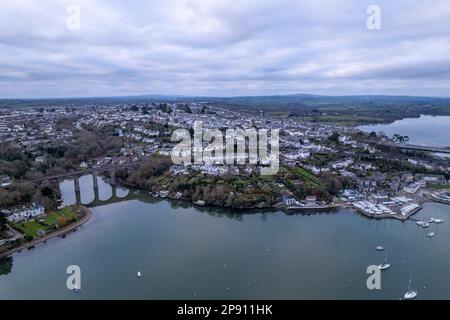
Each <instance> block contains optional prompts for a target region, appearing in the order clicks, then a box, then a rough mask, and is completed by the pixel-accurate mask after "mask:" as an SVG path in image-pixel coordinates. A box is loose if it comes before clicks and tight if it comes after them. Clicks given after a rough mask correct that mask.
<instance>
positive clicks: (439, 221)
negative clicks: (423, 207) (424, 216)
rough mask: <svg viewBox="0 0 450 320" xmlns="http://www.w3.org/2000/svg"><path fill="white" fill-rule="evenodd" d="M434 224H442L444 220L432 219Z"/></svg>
mask: <svg viewBox="0 0 450 320" xmlns="http://www.w3.org/2000/svg"><path fill="white" fill-rule="evenodd" d="M434 222H435V223H442V222H444V220H443V219H434Z"/></svg>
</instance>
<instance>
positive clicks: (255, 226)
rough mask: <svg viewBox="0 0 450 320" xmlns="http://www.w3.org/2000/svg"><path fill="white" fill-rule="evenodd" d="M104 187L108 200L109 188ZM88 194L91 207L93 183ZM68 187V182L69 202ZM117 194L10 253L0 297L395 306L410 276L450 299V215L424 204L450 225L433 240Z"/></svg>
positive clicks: (346, 215)
mask: <svg viewBox="0 0 450 320" xmlns="http://www.w3.org/2000/svg"><path fill="white" fill-rule="evenodd" d="M99 186H100V192H99V193H100V198H101V199H104V200H107V199H108V195H109V196H110V195H111V188H110V187H109V186H108V185H107V184H106V183H105V182H101V183H99ZM81 187H82V188H81V189H82V195H81V196H82V200H83V201H85V203H88V202H90V201H92V199H93V195H92V193H93V192H91V191H89V190H91V179H90V177H89V176H87V177H84V178H83V179H81ZM72 188H73V185H72V183H71V182H69V181H66V182H63V183H62V184H61V190H62V194H63V197H64V201H65V202H68V203H70V202H72V201H74V197H73V196H71V192H72V191H73V189H72ZM119 190H120V191H119V192H118V193H119V194H120V196H121V197H122V198H119V197H116V198H115V200H114V201H112V202H111V201H110V202H105V203H106V204H104V205H98V206H95V207H93V208H92V211H93V217H92V219H91V220H90V221H88V222H87V223H86V224H85V225H83V226H82V227H80V228H79V229H78V230H77V231H76V232H74V233H71V234H69V235H67V236H66V237H65V238H64V239H62V238H55V239H52V240H50V241H48V242H47V243H46V244H42V245H39V246H37V247H36V248H34V249H32V250H26V251H24V252H20V253H17V254H14V255H13V257H12V259H10V260H9V261H8V263H6V264H4V265H3V266H1V267H0V274H1V275H0V299H31V298H38V299H50V298H53V299H132V298H135V299H215V298H217V299H222V298H223V299H399V298H401V297H402V296H403V294H404V292H405V291H406V290H407V287H408V279H409V277H410V275H411V279H412V286H413V287H414V288H416V289H417V290H418V292H419V298H422V299H434V298H437V299H442V298H445V299H450V283H449V280H450V207H449V206H445V205H442V204H433V203H427V204H425V207H424V209H423V210H422V211H421V212H419V213H417V214H416V215H415V216H414V217H415V218H424V219H425V218H429V217H430V216H432V217H436V218H443V219H444V220H445V222H444V223H443V224H440V225H434V226H432V227H431V228H433V231H435V232H436V235H435V236H434V237H433V238H428V237H427V236H426V233H427V232H428V230H425V229H422V228H419V227H418V226H416V224H415V223H414V221H406V222H401V221H397V220H371V219H367V218H365V217H363V216H360V215H358V214H356V213H353V212H349V211H346V210H337V211H333V212H330V213H321V214H318V213H316V214H310V215H307V214H292V215H288V214H286V213H284V212H281V211H274V212H269V211H254V212H249V213H242V212H240V213H239V212H232V211H230V210H222V209H213V208H198V207H194V206H191V205H189V204H186V203H182V202H172V201H166V200H155V199H152V198H150V197H149V196H147V195H145V194H144V193H143V192H141V193H139V194H138V193H137V192H135V191H130V192H128V191H127V190H126V189H119ZM380 244H382V245H384V246H385V247H386V248H387V249H388V261H389V262H390V263H391V264H392V266H391V268H390V269H388V270H387V271H383V272H382V278H381V290H368V289H367V287H366V279H367V277H368V275H367V274H366V268H367V266H369V265H371V264H380V263H383V262H384V260H385V253H383V252H378V251H376V249H375V247H376V246H377V245H380ZM69 265H78V266H79V267H80V268H81V291H80V292H79V293H75V292H72V291H70V290H68V289H67V288H66V279H67V277H68V275H67V274H66V273H65V271H66V268H67V266H69ZM137 271H141V273H142V277H141V278H138V277H137Z"/></svg>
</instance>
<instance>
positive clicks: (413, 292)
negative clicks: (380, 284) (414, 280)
mask: <svg viewBox="0 0 450 320" xmlns="http://www.w3.org/2000/svg"><path fill="white" fill-rule="evenodd" d="M403 297H404V298H405V300H411V299H414V298H415V297H417V291H416V290H413V289H411V278H410V279H409V284H408V291H406V293H405V295H404V296H403Z"/></svg>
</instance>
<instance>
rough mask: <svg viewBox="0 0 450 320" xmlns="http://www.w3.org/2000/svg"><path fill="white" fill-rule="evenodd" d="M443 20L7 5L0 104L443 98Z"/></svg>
mask: <svg viewBox="0 0 450 320" xmlns="http://www.w3.org/2000/svg"><path fill="white" fill-rule="evenodd" d="M372 3H375V4H377V5H379V6H380V7H381V13H382V29H381V30H379V31H369V30H367V28H366V19H367V14H366V8H367V6H368V5H369V4H372ZM68 4H77V5H79V6H80V8H81V13H82V16H81V18H82V28H81V30H76V31H70V30H67V28H66V24H65V23H66V18H67V17H66V11H65V10H66V7H67V5H68ZM449 18H450V3H449V2H448V1H446V0H436V1H431V0H430V1H407V0H402V1H395V3H393V2H392V1H387V0H378V1H365V0H363V1H357V0H355V1H350V0H335V1H332V0H329V1H326V0H303V1H288V0H282V1H275V0H273V1H269V0H263V1H256V0H253V1H252V0H243V1H239V2H234V1H226V0H215V1H204V0H164V1H163V0H153V1H138V0H133V1H126V2H125V1H119V0H109V1H108V0H96V1H92V0H72V1H65V0H64V1H60V0H43V1H39V2H36V1H34V0H16V1H12V0H4V1H2V2H1V3H0V97H3V98H7V97H51V96H89V95H118V94H150V93H158V94H185V95H247V94H286V93H298V92H308V93H319V94H421V95H439V96H450V60H448V58H447V57H450V41H449V39H450V28H449V21H450V19H449Z"/></svg>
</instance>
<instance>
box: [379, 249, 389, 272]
mask: <svg viewBox="0 0 450 320" xmlns="http://www.w3.org/2000/svg"><path fill="white" fill-rule="evenodd" d="M387 260H388V257H387V251H386V255H385V257H384V263H382V264H380V265H378V269H380V270H381V271H383V270H387V269H389V268H390V267H391V265H390V264H389V263H388V262H387Z"/></svg>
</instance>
